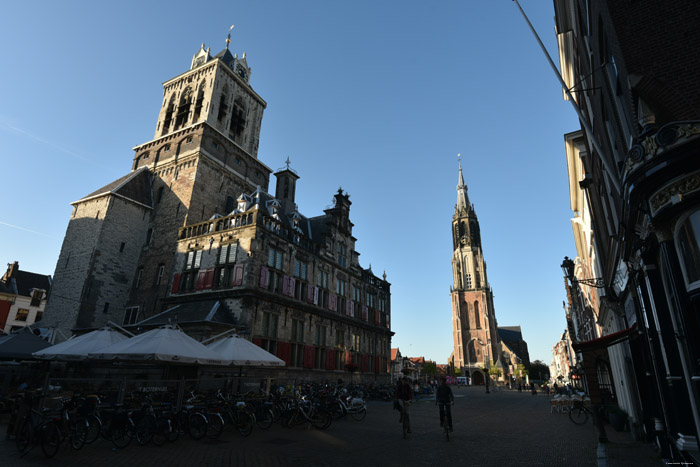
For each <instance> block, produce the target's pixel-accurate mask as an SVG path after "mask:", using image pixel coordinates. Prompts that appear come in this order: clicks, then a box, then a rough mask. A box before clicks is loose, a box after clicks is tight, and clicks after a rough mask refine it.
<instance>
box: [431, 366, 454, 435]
mask: <svg viewBox="0 0 700 467" xmlns="http://www.w3.org/2000/svg"><path fill="white" fill-rule="evenodd" d="M454 403H455V397H454V395H453V394H452V389H451V388H450V387H449V386H448V385H447V378H440V386H438V388H437V392H436V393H435V405H438V404H439V405H440V426H443V424H444V421H443V417H447V426H448V427H449V428H450V431H452V405H453V404H454Z"/></svg>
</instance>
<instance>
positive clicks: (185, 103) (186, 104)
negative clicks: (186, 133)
mask: <svg viewBox="0 0 700 467" xmlns="http://www.w3.org/2000/svg"><path fill="white" fill-rule="evenodd" d="M191 105H192V88H190V87H189V86H188V87H187V88H185V90H184V91H183V92H182V96H181V97H180V103H179V104H178V106H177V116H176V117H175V129H176V130H177V129H179V128H182V127H183V126H185V124H186V123H187V120H188V117H189V115H190V106H191Z"/></svg>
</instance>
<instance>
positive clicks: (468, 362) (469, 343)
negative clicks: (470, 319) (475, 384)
mask: <svg viewBox="0 0 700 467" xmlns="http://www.w3.org/2000/svg"><path fill="white" fill-rule="evenodd" d="M477 339H478V338H477V337H472V338H471V339H469V342H467V364H468V366H469V378H471V377H472V360H471V358H469V346H470V345H471V343H472V342H474V341H475V340H477ZM475 352H476V350H475ZM474 360H476V355H474ZM467 382H468V381H467Z"/></svg>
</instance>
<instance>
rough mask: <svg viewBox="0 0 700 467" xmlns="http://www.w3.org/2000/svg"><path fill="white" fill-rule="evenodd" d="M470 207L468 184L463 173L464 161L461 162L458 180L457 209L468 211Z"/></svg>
mask: <svg viewBox="0 0 700 467" xmlns="http://www.w3.org/2000/svg"><path fill="white" fill-rule="evenodd" d="M468 208H469V195H467V185H466V184H465V183H464V175H463V174H462V162H461V161H460V162H459V180H458V181H457V211H463V210H464V211H466V210H467V209H468Z"/></svg>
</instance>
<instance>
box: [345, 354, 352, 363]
mask: <svg viewBox="0 0 700 467" xmlns="http://www.w3.org/2000/svg"><path fill="white" fill-rule="evenodd" d="M351 363H352V352H345V364H346V365H350V364H351Z"/></svg>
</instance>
